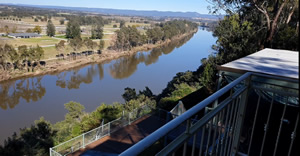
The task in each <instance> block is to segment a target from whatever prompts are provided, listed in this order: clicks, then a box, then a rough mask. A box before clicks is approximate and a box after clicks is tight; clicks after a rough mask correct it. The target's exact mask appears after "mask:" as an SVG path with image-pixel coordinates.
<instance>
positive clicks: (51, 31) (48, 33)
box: [47, 20, 55, 37]
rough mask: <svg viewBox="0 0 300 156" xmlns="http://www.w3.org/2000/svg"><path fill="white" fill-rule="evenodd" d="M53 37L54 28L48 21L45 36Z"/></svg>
mask: <svg viewBox="0 0 300 156" xmlns="http://www.w3.org/2000/svg"><path fill="white" fill-rule="evenodd" d="M54 35H55V26H54V24H53V23H52V21H51V20H49V21H48V23H47V36H50V37H52V36H54Z"/></svg>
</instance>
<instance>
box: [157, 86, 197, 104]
mask: <svg viewBox="0 0 300 156" xmlns="http://www.w3.org/2000/svg"><path fill="white" fill-rule="evenodd" d="M174 87H175V88H174V90H173V91H172V92H171V93H170V94H169V95H168V96H166V97H163V98H161V99H160V101H159V107H160V108H167V107H168V105H171V104H174V103H176V102H178V100H180V99H181V98H183V97H185V96H187V95H188V94H191V93H192V92H194V91H196V90H197V89H200V86H190V85H188V84H187V83H184V82H183V83H180V84H174Z"/></svg>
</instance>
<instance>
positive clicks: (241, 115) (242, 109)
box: [230, 75, 251, 155]
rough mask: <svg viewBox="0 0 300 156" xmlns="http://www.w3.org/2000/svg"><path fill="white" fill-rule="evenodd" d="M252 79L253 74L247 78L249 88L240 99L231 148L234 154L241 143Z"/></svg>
mask: <svg viewBox="0 0 300 156" xmlns="http://www.w3.org/2000/svg"><path fill="white" fill-rule="evenodd" d="M250 81H251V75H250V76H249V77H248V78H247V79H245V85H246V86H247V89H246V90H245V91H244V92H243V93H242V94H241V100H240V104H239V105H240V106H239V109H238V113H237V117H236V127H235V130H234V131H235V133H234V136H233V141H232V146H231V150H230V151H232V152H233V153H231V154H233V155H235V154H237V153H238V150H239V149H238V147H239V143H240V136H241V133H242V127H243V122H244V118H245V112H246V107H247V102H248V93H249V89H250Z"/></svg>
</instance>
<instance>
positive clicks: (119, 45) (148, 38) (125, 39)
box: [111, 20, 197, 51]
mask: <svg viewBox="0 0 300 156" xmlns="http://www.w3.org/2000/svg"><path fill="white" fill-rule="evenodd" d="M195 29H197V24H195V23H192V22H189V21H185V20H174V21H169V22H166V23H161V24H157V25H155V26H154V28H150V29H147V31H146V34H142V33H140V31H138V29H137V28H136V27H134V26H132V27H131V26H128V27H125V26H123V27H121V29H120V30H118V31H116V41H115V44H114V46H112V47H111V48H112V49H116V50H121V51H123V50H130V49H131V48H133V47H136V46H141V45H143V44H146V43H148V44H149V43H151V44H155V43H157V42H159V41H165V40H167V39H171V38H172V37H174V36H178V35H182V34H184V33H187V32H190V31H192V30H195Z"/></svg>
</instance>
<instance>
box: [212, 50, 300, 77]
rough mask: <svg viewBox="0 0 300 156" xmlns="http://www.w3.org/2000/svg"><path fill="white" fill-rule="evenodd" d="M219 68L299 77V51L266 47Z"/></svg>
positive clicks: (238, 71) (239, 71)
mask: <svg viewBox="0 0 300 156" xmlns="http://www.w3.org/2000/svg"><path fill="white" fill-rule="evenodd" d="M218 69H219V70H222V71H230V72H237V73H242V72H249V71H250V72H257V73H263V74H269V75H275V76H280V77H287V78H293V79H299V76H298V74H299V52H298V51H289V50H278V49H269V48H266V49H263V50H261V51H258V52H256V53H253V54H251V55H248V56H246V57H243V58H240V59H237V60H235V61H232V62H229V63H226V64H224V65H221V66H219V67H218Z"/></svg>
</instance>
